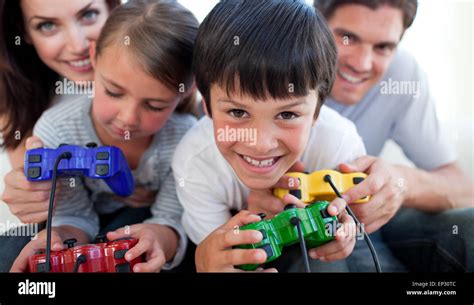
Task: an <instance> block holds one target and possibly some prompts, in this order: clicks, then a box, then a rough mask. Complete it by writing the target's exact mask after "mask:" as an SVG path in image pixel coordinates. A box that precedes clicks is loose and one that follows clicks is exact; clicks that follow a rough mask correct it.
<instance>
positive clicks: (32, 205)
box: [1, 136, 61, 223]
mask: <svg viewBox="0 0 474 305" xmlns="http://www.w3.org/2000/svg"><path fill="white" fill-rule="evenodd" d="M25 146H26V149H27V150H30V149H33V148H40V147H43V142H41V140H40V138H38V137H34V136H33V137H29V138H28V139H26V144H25ZM4 181H5V190H4V191H3V194H2V198H1V199H2V201H4V202H5V203H6V204H7V205H8V208H9V209H10V211H11V212H12V214H14V215H15V216H16V217H18V218H19V219H20V220H21V222H23V223H38V222H42V221H44V220H46V218H47V217H48V206H49V193H50V192H51V181H38V182H31V181H28V180H27V179H26V177H25V174H24V169H23V166H21V167H19V168H15V169H13V170H11V171H10V172H9V173H7V174H6V175H5V178H4ZM60 185H61V184H60V183H58V184H57V188H56V194H59V192H60Z"/></svg>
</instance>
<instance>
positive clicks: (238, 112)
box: [228, 109, 248, 119]
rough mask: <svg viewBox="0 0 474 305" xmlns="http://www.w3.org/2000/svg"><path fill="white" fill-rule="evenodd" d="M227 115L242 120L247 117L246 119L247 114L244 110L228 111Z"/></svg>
mask: <svg viewBox="0 0 474 305" xmlns="http://www.w3.org/2000/svg"><path fill="white" fill-rule="evenodd" d="M228 113H229V114H230V115H231V116H233V117H234V118H239V119H241V118H244V117H245V115H247V117H248V114H247V112H246V111H245V110H242V109H232V110H229V111H228Z"/></svg>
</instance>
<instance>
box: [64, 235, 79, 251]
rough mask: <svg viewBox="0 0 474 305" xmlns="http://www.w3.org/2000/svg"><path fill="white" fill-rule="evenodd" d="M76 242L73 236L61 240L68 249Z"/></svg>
mask: <svg viewBox="0 0 474 305" xmlns="http://www.w3.org/2000/svg"><path fill="white" fill-rule="evenodd" d="M76 243H77V239H75V238H69V239H66V240H65V241H64V242H63V244H65V245H66V246H67V248H68V249H69V248H72V247H74V245H75V244H76Z"/></svg>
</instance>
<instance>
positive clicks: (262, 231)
mask: <svg viewBox="0 0 474 305" xmlns="http://www.w3.org/2000/svg"><path fill="white" fill-rule="evenodd" d="M258 231H259V232H260V233H262V236H263V237H262V240H264V239H266V238H267V232H265V230H263V229H262V230H258Z"/></svg>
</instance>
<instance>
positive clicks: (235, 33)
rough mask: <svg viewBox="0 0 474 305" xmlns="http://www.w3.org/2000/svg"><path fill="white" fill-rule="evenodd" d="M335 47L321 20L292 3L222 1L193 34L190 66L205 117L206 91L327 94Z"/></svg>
mask: <svg viewBox="0 0 474 305" xmlns="http://www.w3.org/2000/svg"><path fill="white" fill-rule="evenodd" d="M336 59H337V56H336V46H335V43H334V40H333V37H332V34H331V32H330V30H329V29H328V27H327V25H326V22H325V21H324V18H323V17H322V16H321V15H320V14H319V13H318V12H317V11H315V10H314V8H312V7H311V6H309V5H307V4H305V3H304V2H303V1H298V0H268V1H249V0H240V1H239V0H227V1H221V2H220V3H218V4H217V5H216V6H215V7H214V9H213V10H212V11H211V12H210V13H209V15H207V17H206V18H205V19H204V21H203V23H202V24H201V27H200V28H199V31H198V36H197V39H196V46H195V50H194V58H193V65H194V71H195V75H196V84H197V87H198V89H199V91H200V92H201V94H202V95H203V97H204V99H205V102H206V106H207V109H208V112H209V115H211V107H210V104H211V100H210V90H211V86H212V85H214V84H217V85H219V86H221V87H223V88H224V89H225V90H227V92H228V94H229V93H235V92H239V93H241V94H244V95H249V96H251V97H254V98H256V99H263V98H269V97H272V98H274V99H286V98H291V97H299V96H305V95H307V94H308V93H309V90H311V89H315V90H317V91H318V106H317V108H316V113H315V117H316V116H317V115H318V114H319V109H320V107H321V105H322V102H323V101H324V98H325V97H326V96H327V95H328V94H329V93H330V92H331V88H332V85H333V82H334V78H335V67H336Z"/></svg>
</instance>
